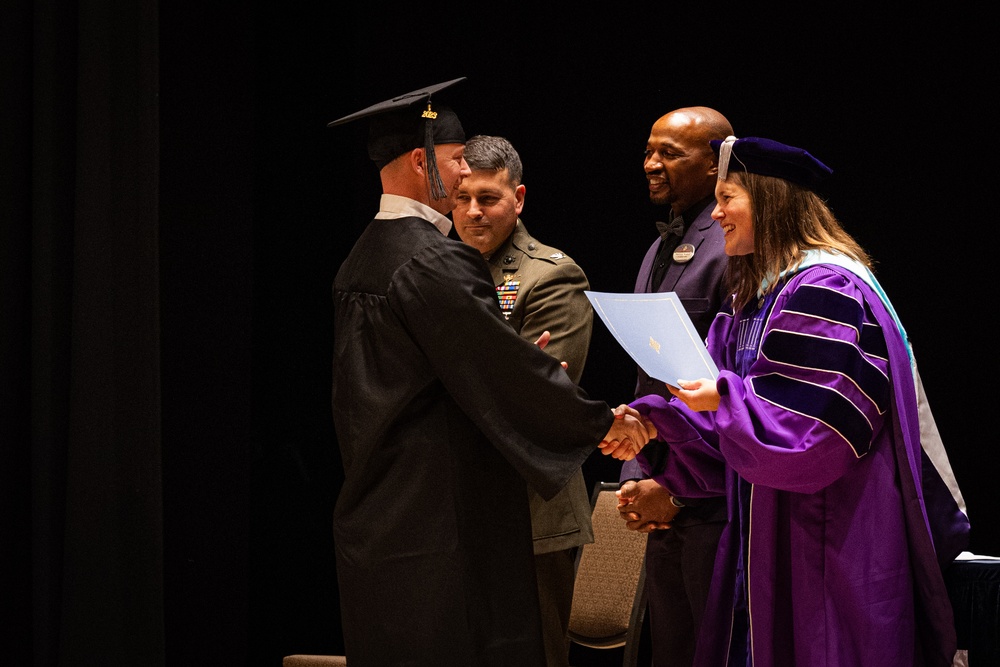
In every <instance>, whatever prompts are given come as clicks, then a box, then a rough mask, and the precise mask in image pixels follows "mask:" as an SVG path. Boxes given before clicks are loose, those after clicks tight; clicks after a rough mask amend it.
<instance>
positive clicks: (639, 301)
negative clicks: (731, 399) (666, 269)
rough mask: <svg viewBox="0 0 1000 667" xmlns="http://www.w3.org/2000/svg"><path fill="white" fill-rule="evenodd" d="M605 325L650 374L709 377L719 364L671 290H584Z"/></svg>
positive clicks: (667, 378) (669, 379) (664, 378)
mask: <svg viewBox="0 0 1000 667" xmlns="http://www.w3.org/2000/svg"><path fill="white" fill-rule="evenodd" d="M585 293H586V295H587V298H588V299H590V303H591V304H592V305H593V306H594V312H596V313H597V314H598V315H599V316H600V318H601V320H602V321H603V322H604V324H605V325H606V326H607V327H608V330H609V331H611V333H612V334H613V335H614V337H615V339H616V340H617V341H618V343H619V344H620V345H621V346H622V347H623V348H624V349H625V351H626V352H628V354H629V356H630V357H632V359H634V360H635V363H637V364H639V367H640V368H642V370H644V371H646V373H647V374H649V376H650V377H651V378H655V379H657V380H660V381H661V382H665V383H667V384H669V385H671V386H674V387H676V386H677V380H697V379H698V378H705V377H707V378H711V379H713V380H714V379H715V378H716V377H718V375H719V369H718V367H717V366H716V365H715V362H714V361H712V357H710V356H708V350H706V349H705V344H704V343H703V342H702V340H701V338H700V337H699V336H698V332H697V331H695V328H694V325H693V324H692V323H691V318H690V317H689V316H688V314H687V311H686V310H684V306H682V305H681V300H680V297H678V296H677V294H676V293H675V292H659V293H654V294H616V293H613V292H591V291H587V292H585Z"/></svg>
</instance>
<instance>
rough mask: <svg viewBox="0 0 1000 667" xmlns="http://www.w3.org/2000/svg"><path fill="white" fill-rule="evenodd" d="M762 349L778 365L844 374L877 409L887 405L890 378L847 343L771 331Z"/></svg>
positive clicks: (881, 410)
mask: <svg viewBox="0 0 1000 667" xmlns="http://www.w3.org/2000/svg"><path fill="white" fill-rule="evenodd" d="M761 352H762V353H763V355H764V356H765V357H767V358H768V359H769V360H770V361H773V362H775V363H778V364H788V365H790V366H796V367H799V368H809V369H816V370H820V371H830V372H832V373H840V374H842V375H846V376H847V377H849V378H851V379H852V380H854V382H855V384H857V385H858V387H859V388H860V389H861V391H863V392H864V393H865V394H866V395H867V396H868V397H870V398H871V400H872V401H873V402H874V403H875V405H877V406H878V409H879V412H885V410H886V408H887V406H888V404H889V380H888V379H887V378H886V376H885V375H884V374H883V373H882V372H881V371H880V370H879V369H878V368H876V367H875V366H873V365H872V363H871V362H869V361H868V360H867V359H866V358H865V357H864V355H863V354H861V352H860V351H859V350H858V349H857V348H856V347H854V346H853V345H851V344H850V343H846V342H844V341H840V340H835V339H832V338H818V337H816V336H806V335H804V334H800V333H795V332H791V331H771V332H769V333H768V334H767V336H766V337H765V338H764V342H763V344H762V345H761Z"/></svg>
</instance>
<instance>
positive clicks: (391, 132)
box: [327, 76, 465, 199]
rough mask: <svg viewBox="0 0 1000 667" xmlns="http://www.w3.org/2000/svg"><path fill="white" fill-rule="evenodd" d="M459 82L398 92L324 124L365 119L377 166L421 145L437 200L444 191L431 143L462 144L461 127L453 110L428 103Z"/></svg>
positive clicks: (453, 81)
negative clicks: (384, 99)
mask: <svg viewBox="0 0 1000 667" xmlns="http://www.w3.org/2000/svg"><path fill="white" fill-rule="evenodd" d="M460 81H465V77H464V76H463V77H460V78H458V79H452V80H451V81H445V82H444V83H438V84H435V85H433V86H427V87H426V88H421V89H419V90H414V91H413V92H410V93H406V94H405V95H398V96H396V97H393V98H391V99H388V100H386V101H384V102H379V103H378V104H373V105H372V106H370V107H367V108H365V109H362V110H361V111H357V112H355V113H352V114H350V115H348V116H344V117H343V118H338V119H337V120H334V121H331V122H329V123H327V127H334V126H335V125H343V124H344V123H350V122H352V121H355V120H360V119H362V118H368V157H370V158H371V159H372V160H373V161H374V162H375V165H376V166H377V167H378V168H379V169H382V167H384V166H385V165H387V164H389V163H390V162H392V161H393V160H395V159H396V158H397V157H399V156H400V155H402V154H404V153H406V152H408V151H411V150H413V149H414V148H424V149H425V150H426V152H427V162H428V166H429V167H430V168H429V170H428V172H429V175H430V182H431V194H432V195H433V196H434V197H435V198H436V199H441V198H443V197H445V196H446V192H445V189H444V184H443V183H442V182H441V175H440V174H439V173H438V170H437V161H436V160H435V156H434V145H435V144H464V143H465V130H463V129H462V123H461V122H460V121H459V120H458V116H457V115H456V114H455V112H454V111H452V109H451V108H450V107H447V106H444V105H439V104H434V105H432V103H431V96H432V95H434V93H437V92H439V91H442V90H444V89H445V88H449V87H451V86H453V85H455V84H456V83H459V82H460Z"/></svg>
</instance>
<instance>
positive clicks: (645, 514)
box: [615, 479, 681, 533]
mask: <svg viewBox="0 0 1000 667" xmlns="http://www.w3.org/2000/svg"><path fill="white" fill-rule="evenodd" d="M615 495H617V496H618V512H619V514H621V517H622V519H624V520H625V525H626V527H627V528H628V529H629V530H636V531H638V532H640V533H651V532H653V531H654V530H665V529H667V528H670V522H671V521H673V520H674V517H675V516H677V513H678V512H680V511H681V510H680V508H679V507H677V506H676V505H674V504H673V503H672V502H670V491H668V490H667V489H666V487H663V486H660V483H659V482H657V481H656V480H653V479H641V480H628V481H626V482H625V483H623V484H622V486H621V488H620V489H618V491H616V492H615Z"/></svg>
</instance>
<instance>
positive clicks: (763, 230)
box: [726, 171, 872, 312]
mask: <svg viewBox="0 0 1000 667" xmlns="http://www.w3.org/2000/svg"><path fill="white" fill-rule="evenodd" d="M726 180H732V181H734V182H735V183H736V184H737V185H740V186H742V187H743V188H745V189H746V191H747V192H748V193H749V195H750V201H751V215H752V218H753V254H750V255H738V256H734V257H730V258H729V272H728V280H729V287H730V290H731V292H732V293H733V294H734V296H733V310H734V312H739V311H740V310H741V309H742V308H743V307H744V306H745V305H746V304H747V303H749V302H750V301H751V300H752V299H755V298H757V293H758V291H759V290H760V289H761V284H762V283H763V282H764V281H765V280H767V281H768V285H767V287H766V288H765V289H764V293H765V294H766V293H767V292H769V291H771V290H772V289H774V285H775V283H776V282H777V277H778V276H779V275H780V274H781V273H782V272H785V271H792V270H794V269H795V268H797V267H798V266H799V264H801V263H802V260H803V259H804V254H803V253H804V252H805V251H806V250H828V251H832V252H839V253H841V254H843V255H847V256H848V257H852V258H854V259H856V260H857V261H859V262H861V263H862V264H864V265H865V266H867V267H868V268H869V269H870V268H872V260H871V258H870V257H869V256H868V253H867V252H865V251H864V249H863V248H862V247H861V246H860V245H859V244H858V242H857V241H855V240H854V238H853V237H852V236H851V235H850V234H848V233H847V231H846V230H844V228H843V227H842V226H841V225H840V222H839V221H838V220H837V218H836V217H835V216H834V215H833V211H831V210H830V208H829V207H828V206H827V205H826V202H825V201H824V200H823V199H822V198H821V197H820V196H819V195H818V194H816V193H815V192H813V191H812V190H809V189H807V188H804V187H802V186H800V185H797V184H795V183H792V182H790V181H786V180H784V179H782V178H774V177H772V176H763V175H761V174H752V173H748V172H743V171H730V172H729V175H728V177H727V179H726Z"/></svg>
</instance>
